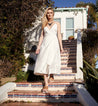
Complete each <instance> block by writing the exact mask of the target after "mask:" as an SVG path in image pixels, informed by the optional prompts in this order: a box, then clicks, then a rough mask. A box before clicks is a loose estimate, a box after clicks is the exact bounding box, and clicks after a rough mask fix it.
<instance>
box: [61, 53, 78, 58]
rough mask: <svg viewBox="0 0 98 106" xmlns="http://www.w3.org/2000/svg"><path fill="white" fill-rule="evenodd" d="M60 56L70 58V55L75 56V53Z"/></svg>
mask: <svg viewBox="0 0 98 106" xmlns="http://www.w3.org/2000/svg"><path fill="white" fill-rule="evenodd" d="M62 57H68V58H70V57H76V54H72V55H68V54H66V55H61V58H62Z"/></svg>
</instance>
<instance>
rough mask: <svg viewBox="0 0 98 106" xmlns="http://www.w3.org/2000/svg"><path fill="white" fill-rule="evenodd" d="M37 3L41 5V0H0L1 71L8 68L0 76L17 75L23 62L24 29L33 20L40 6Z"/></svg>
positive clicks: (29, 25) (30, 24)
mask: <svg viewBox="0 0 98 106" xmlns="http://www.w3.org/2000/svg"><path fill="white" fill-rule="evenodd" d="M39 5H43V4H42V1H36V0H22V1H21V0H0V62H1V63H2V64H4V63H5V65H3V66H4V67H2V73H6V71H5V70H8V71H7V73H6V74H2V75H1V74H0V77H4V75H6V76H9V75H10V76H11V75H13V74H15V75H17V73H18V71H19V70H20V69H21V68H22V66H23V64H24V63H25V61H26V60H25V57H24V43H25V36H24V30H25V28H28V27H31V26H32V22H35V19H36V16H38V15H39V13H38V10H39V9H40V7H41V6H40V7H39ZM6 61H7V62H6ZM8 63H10V67H8V66H9V65H8ZM5 67H6V69H5V70H4V68H5ZM9 73H10V74H9Z"/></svg>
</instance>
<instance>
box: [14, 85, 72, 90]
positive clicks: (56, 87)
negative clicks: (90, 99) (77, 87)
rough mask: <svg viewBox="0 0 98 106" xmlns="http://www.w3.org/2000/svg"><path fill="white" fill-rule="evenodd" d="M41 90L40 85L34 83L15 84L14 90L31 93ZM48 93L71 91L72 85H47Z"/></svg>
mask: <svg viewBox="0 0 98 106" xmlns="http://www.w3.org/2000/svg"><path fill="white" fill-rule="evenodd" d="M42 88H43V85H42V83H38V84H37V83H35V84H25V83H19V84H16V88H15V90H31V91H41V89H42ZM48 90H49V91H58V90H59V91H63V90H64V91H65V90H73V84H71V83H57V84H56V83H52V84H50V83H49V86H48Z"/></svg>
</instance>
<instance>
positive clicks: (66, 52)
mask: <svg viewBox="0 0 98 106" xmlns="http://www.w3.org/2000/svg"><path fill="white" fill-rule="evenodd" d="M73 53H76V50H74V51H64V53H61V55H63V54H73Z"/></svg>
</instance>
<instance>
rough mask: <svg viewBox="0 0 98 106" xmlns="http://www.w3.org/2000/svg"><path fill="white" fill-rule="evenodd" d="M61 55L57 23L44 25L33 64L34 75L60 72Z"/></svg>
mask: <svg viewBox="0 0 98 106" xmlns="http://www.w3.org/2000/svg"><path fill="white" fill-rule="evenodd" d="M60 68H61V56H60V45H59V41H58V37H57V24H56V23H54V24H53V26H52V27H51V29H49V28H48V27H47V26H46V27H44V38H43V41H42V44H41V46H40V52H39V54H38V55H37V59H36V62H35V66H34V74H35V75H43V74H48V75H49V74H60Z"/></svg>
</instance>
